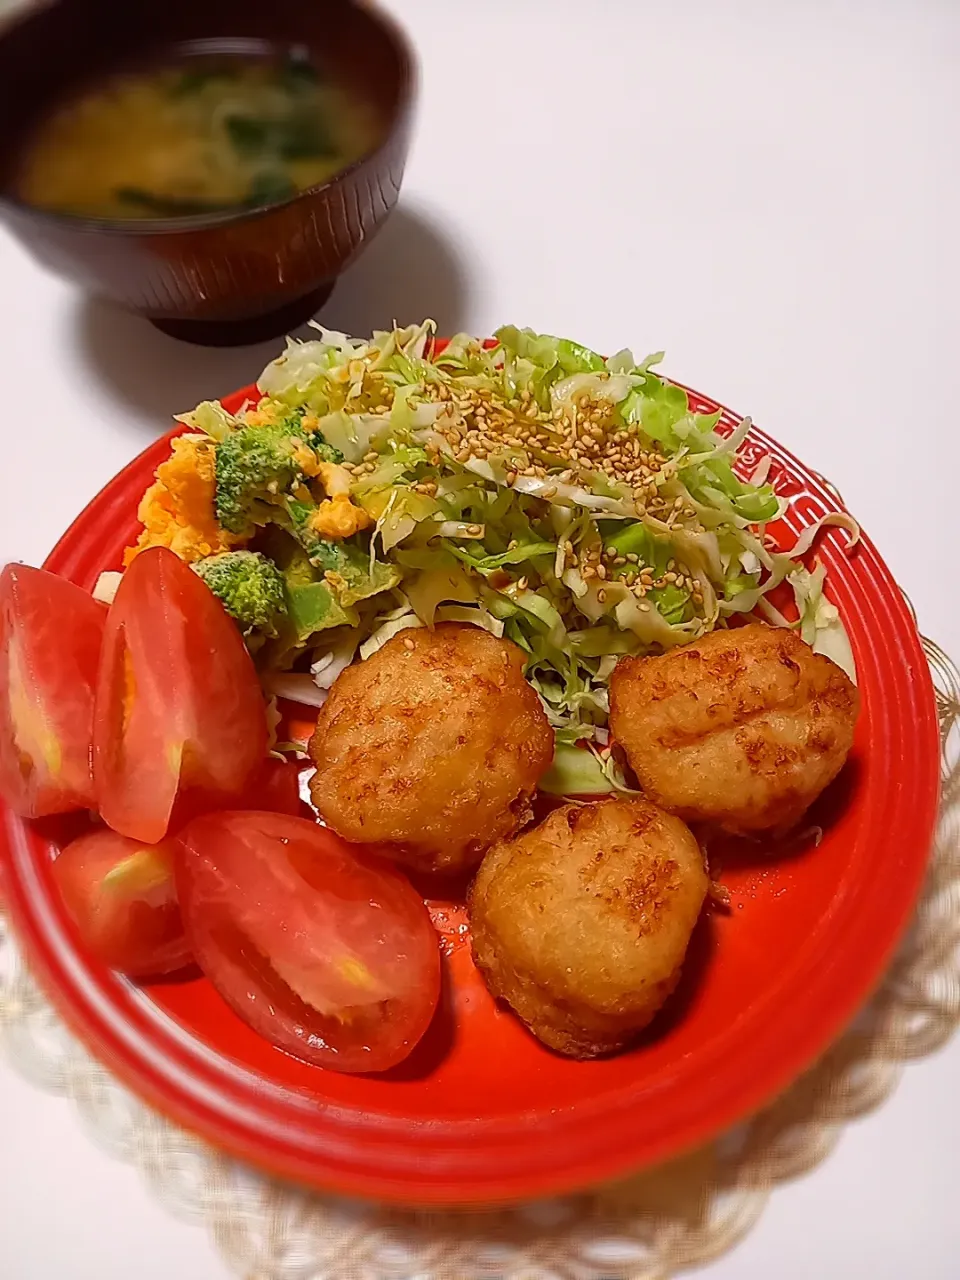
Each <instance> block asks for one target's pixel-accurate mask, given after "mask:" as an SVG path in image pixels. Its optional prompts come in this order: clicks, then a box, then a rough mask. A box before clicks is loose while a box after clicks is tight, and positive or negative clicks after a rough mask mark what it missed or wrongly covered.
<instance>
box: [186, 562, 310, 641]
mask: <svg viewBox="0 0 960 1280" xmlns="http://www.w3.org/2000/svg"><path fill="white" fill-rule="evenodd" d="M193 567H194V569H195V570H196V572H197V573H198V574H199V575H200V577H201V578H202V579H203V581H204V582H205V583H206V584H207V586H208V587H209V588H210V590H211V591H212V592H213V594H214V595H215V596H216V597H217V599H218V600H219V601H220V603H221V604H222V605H223V607H224V609H226V611H227V613H229V614H230V616H231V617H232V618H234V619H235V620H236V623H237V626H238V627H239V628H240V630H241V631H242V632H243V634H244V636H245V637H248V638H253V639H256V640H258V641H262V640H263V639H265V638H267V637H274V636H276V635H277V626H278V624H279V623H280V622H281V621H282V620H283V619H284V618H285V617H286V614H287V597H286V591H285V590H284V581H283V575H282V574H281V572H280V570H279V569H278V568H277V566H276V565H275V564H274V563H273V561H272V560H268V559H267V557H266V556H264V555H261V554H260V552H259V551H225V552H223V553H222V554H221V555H216V556H208V557H207V559H206V560H200V561H198V562H197V563H196V564H195V565H194V566H193Z"/></svg>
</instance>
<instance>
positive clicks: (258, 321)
mask: <svg viewBox="0 0 960 1280" xmlns="http://www.w3.org/2000/svg"><path fill="white" fill-rule="evenodd" d="M335 283H336V281H334V280H328V281H327V282H326V283H325V284H322V285H320V286H319V287H318V288H316V289H313V290H312V291H311V292H310V293H308V294H305V295H304V296H303V297H302V298H295V299H294V300H293V302H287V303H285V304H284V306H282V307H278V308H277V310H276V311H268V312H267V314H266V315H262V316H248V317H247V318H246V319H244V320H156V319H151V321H150V323H151V324H152V325H154V326H155V327H156V328H157V329H159V330H160V331H161V333H166V334H169V335H170V337H171V338H179V339H180V341H181V342H195V343H197V344H198V345H199V346H203V347H247V346H251V345H252V344H253V343H255V342H266V341H268V339H270V338H279V337H282V336H283V335H284V334H287V333H289V332H290V330H291V329H296V328H298V327H299V326H300V325H302V324H305V323H306V322H307V321H308V320H309V319H310V318H311V317H312V316H314V315H316V313H317V312H318V311H319V310H320V308H321V307H322V306H323V304H324V303H325V302H326V300H327V299H328V298H329V297H330V295H331V293H333V286H334V284H335Z"/></svg>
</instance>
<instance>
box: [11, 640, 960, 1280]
mask: <svg viewBox="0 0 960 1280" xmlns="http://www.w3.org/2000/svg"><path fill="white" fill-rule="evenodd" d="M924 647H925V649H926V652H927V657H928V660H929V662H930V667H931V670H932V672H933V675H934V681H935V684H936V687H937V700H938V705H939V711H940V725H941V737H942V744H943V799H942V805H941V813H940V822H939V827H938V830H937V837H936V842H935V847H934V851H933V856H932V860H931V864H930V870H929V872H928V876H927V881H926V885H925V888H924V892H923V896H922V899H921V902H920V905H919V907H918V909H917V914H916V918H915V921H914V924H913V926H912V929H911V931H910V933H909V935H908V937H907V938H906V940H905V942H904V943H903V945H902V947H901V949H900V952H899V954H898V956H897V959H896V961H895V963H894V964H893V966H892V968H891V970H890V972H889V974H888V975H887V978H886V980H885V981H884V984H883V986H882V987H881V989H880V990H879V991H878V993H877V995H876V996H875V997H874V999H873V1000H872V1002H871V1003H870V1004H869V1005H868V1006H867V1008H866V1009H865V1010H864V1012H863V1013H862V1014H861V1015H860V1017H859V1018H858V1019H857V1021H856V1023H855V1024H854V1025H853V1026H852V1027H851V1028H850V1029H849V1030H848V1031H847V1033H846V1034H845V1035H844V1036H843V1038H842V1039H841V1040H840V1041H838V1043H837V1044H836V1045H834V1047H833V1048H832V1049H830V1050H829V1052H828V1053H827V1054H826V1055H825V1056H824V1058H823V1059H822V1060H821V1061H820V1063H819V1064H818V1065H817V1066H816V1067H814V1068H813V1069H812V1070H810V1071H809V1072H808V1073H807V1074H806V1075H805V1076H803V1077H802V1078H801V1079H800V1080H799V1081H797V1083H796V1084H795V1085H794V1086H793V1087H792V1088H791V1089H790V1090H788V1092H787V1093H786V1094H784V1095H783V1096H782V1097H781V1098H780V1099H779V1100H778V1101H776V1102H775V1103H773V1104H772V1105H771V1106H769V1107H768V1108H767V1109H766V1110H764V1111H762V1112H761V1113H760V1114H759V1115H757V1116H755V1117H754V1118H753V1119H752V1120H750V1121H748V1122H747V1123H745V1124H742V1125H740V1126H739V1127H738V1128H737V1129H735V1130H734V1131H732V1132H730V1133H728V1134H726V1135H725V1136H724V1137H722V1138H720V1139H718V1140H717V1141H715V1142H713V1143H711V1144H710V1145H709V1146H706V1147H703V1148H701V1149H700V1150H698V1151H695V1152H693V1153H692V1154H690V1155H688V1156H685V1157H683V1158H682V1159H679V1160H676V1161H674V1162H672V1163H670V1164H668V1165H664V1166H661V1167H659V1168H657V1169H654V1170H650V1171H648V1172H646V1173H644V1174H642V1175H640V1176H638V1177H635V1178H632V1179H629V1180H627V1181H624V1182H619V1183H616V1184H614V1185H609V1186H605V1187H602V1188H599V1189H597V1190H595V1191H592V1192H590V1193H587V1194H581V1195H576V1196H569V1197H566V1198H563V1199H556V1200H549V1201H542V1202H537V1203H533V1204H528V1205H523V1206H518V1207H515V1208H512V1209H505V1210H500V1211H497V1212H487V1211H484V1212H478V1213H456V1212H435V1211H422V1212H413V1211H410V1212H407V1211H402V1210H396V1209H390V1208H384V1207H381V1206H378V1205H373V1204H368V1203H365V1202H360V1201H351V1200H345V1199H337V1198H334V1197H322V1196H318V1195H315V1194H313V1193H311V1192H306V1191H303V1190H300V1189H298V1188H295V1187H291V1186H289V1185H286V1184H284V1183H280V1182H276V1181H273V1180H271V1179H269V1178H267V1177H264V1176H263V1175H261V1174H259V1173H257V1172H255V1171H254V1170H252V1169H250V1168H248V1167H246V1166H244V1165H242V1164H240V1163H238V1162H237V1161H234V1160H232V1159H229V1158H228V1157H225V1156H222V1155H219V1154H217V1153H216V1152H213V1151H211V1150H210V1149H209V1148H208V1147H206V1146H205V1145H204V1144H203V1143H201V1142H200V1141H199V1140H197V1139H195V1138H193V1137H190V1136H189V1135H188V1134H185V1133H183V1132H182V1131H181V1130H179V1129H177V1128H175V1127H174V1126H173V1125H171V1124H169V1123H168V1122H167V1121H165V1120H163V1119H161V1117H160V1116H158V1115H156V1114H155V1113H154V1112H152V1111H150V1110H148V1109H147V1108H146V1107H144V1106H143V1105H142V1104H141V1103H139V1102H138V1101H137V1100H136V1099H135V1098H133V1097H132V1096H131V1094H129V1093H128V1092H127V1091H126V1089H124V1088H123V1087H122V1086H121V1085H120V1084H118V1083H117V1082H116V1081H115V1080H114V1079H113V1078H112V1077H111V1076H110V1075H109V1074H108V1073H107V1072H106V1071H105V1070H104V1068H103V1067H101V1066H100V1065H99V1064H98V1063H96V1062H95V1061H94V1060H93V1059H92V1058H91V1057H90V1056H89V1054H87V1053H86V1051H85V1050H84V1049H83V1048H82V1047H81V1046H80V1045H79V1044H78V1043H77V1041H76V1040H75V1039H74V1038H73V1036H72V1035H71V1034H70V1033H69V1032H68V1031H67V1030H66V1028H65V1027H64V1025H63V1023H62V1022H61V1021H60V1019H59V1018H58V1016H57V1015H56V1014H55V1013H54V1011H53V1009H52V1008H51V1007H50V1005H49V1004H48V1003H47V1001H46V999H45V998H44V997H43V996H42V995H41V994H40V992H39V991H38V990H37V988H36V986H35V985H34V983H33V981H32V980H31V978H30V975H29V974H28V973H27V971H26V969H25V968H24V966H23V964H22V962H21V959H20V957H19V955H18V953H17V949H16V946H15V944H14V940H13V938H12V936H11V934H10V931H9V928H8V927H7V926H6V925H5V923H4V921H3V919H2V917H0V1045H2V1046H3V1049H4V1051H5V1053H6V1056H7V1058H8V1060H9V1061H10V1062H11V1063H12V1064H13V1065H14V1066H15V1067H16V1068H17V1069H18V1070H19V1071H20V1073H21V1074H22V1075H23V1076H25V1077H26V1078H27V1079H28V1080H30V1081H32V1082H33V1083H34V1084H37V1085H39V1086H40V1087H42V1088H44V1089H47V1090H50V1091H51V1092H56V1093H63V1094H67V1095H68V1096H69V1097H71V1098H72V1099H73V1100H74V1102H75V1103H76V1105H77V1107H78V1109H79V1111H80V1114H81V1116H82V1117H83V1119H84V1120H85V1122H86V1125H87V1127H88V1129H89V1131H90V1133H91V1134H92V1136H93V1137H94V1139H95V1140H96V1141H97V1142H98V1143H99V1144H100V1145H101V1146H104V1147H106V1149H107V1150H108V1151H110V1152H111V1153H112V1154H113V1155H115V1156H118V1157H119V1158H120V1159H122V1160H125V1161H127V1162H128V1163H130V1164H132V1165H135V1166H136V1167H137V1168H138V1169H139V1170H140V1172H141V1174H142V1175H143V1176H144V1177H145V1178H146V1180H147V1182H148V1183H149V1184H150V1186H151V1187H152V1188H153V1190H154V1191H155V1192H156V1193H157V1195H158V1196H159V1197H160V1198H161V1200H162V1201H163V1202H164V1204H166V1205H167V1207H168V1208H169V1209H170V1210H171V1211H172V1212H174V1213H175V1214H177V1215H178V1216H179V1217H182V1218H185V1219H190V1220H193V1221H196V1220H198V1219H199V1220H200V1221H202V1222H203V1223H205V1224H206V1226H207V1227H208V1228H209V1230H210V1231H211V1232H212V1234H213V1237H214V1239H215V1241H216V1243H217V1244H218V1246H219V1248H220V1249H221V1251H222V1253H223V1255H224V1257H225V1259H226V1260H227V1262H228V1263H229V1264H230V1265H231V1266H232V1267H233V1268H235V1269H236V1271H237V1272H238V1274H240V1275H243V1276H245V1277H248V1278H249V1280H321V1278H322V1277H329V1276H336V1277H346V1276H349V1277H351V1280H353V1278H355V1280H387V1278H393V1277H397V1278H400V1277H408V1276H410V1275H418V1276H432V1277H441V1276H453V1275H470V1276H484V1275H488V1276H497V1277H509V1278H510V1280H521V1277H522V1280H553V1278H555V1277H556V1278H558V1280H559V1278H561V1277H562V1278H565V1280H567V1278H568V1280H591V1278H594V1277H603V1278H604V1280H614V1278H616V1277H630V1280H666V1278H667V1277H669V1276H671V1275H674V1274H676V1273H677V1272H678V1271H682V1270H683V1269H684V1268H686V1267H692V1266H695V1265H702V1264H703V1263H705V1262H708V1261H710V1260H711V1259H712V1258H716V1257H717V1256H718V1255H719V1254H721V1253H723V1252H724V1251H726V1250H727V1249H729V1248H730V1247H731V1246H732V1245H734V1244H735V1243H736V1242H737V1241H738V1240H739V1239H741V1237H742V1236H743V1235H744V1234H745V1233H746V1232H747V1231H749V1229H750V1228H751V1227H752V1226H753V1224H754V1223H755V1222H756V1221H757V1219H758V1218H759V1216H760V1214H761V1213H762V1212H763V1208H764V1205H765V1204H766V1202H767V1199H768V1197H769V1195H770V1192H771V1190H772V1188H773V1187H775V1186H776V1185H777V1184H778V1183H781V1182H783V1181H785V1180H786V1179H789V1178H792V1177H795V1176H796V1175H798V1174H800V1173H804V1172H806V1171H807V1170H809V1169H811V1168H812V1167H813V1166H814V1165H816V1164H818V1163H819V1161H821V1160H822V1159H823V1158H824V1157H825V1156H826V1155H827V1154H828V1153H829V1152H830V1151H831V1150H832V1148H833V1146H834V1144H835V1143H836V1142H837V1140H838V1138H839V1136H840V1133H841V1132H842V1130H843V1127H844V1125H845V1124H846V1123H847V1122H848V1121H850V1120H852V1119H854V1118H855V1117H857V1116H860V1115H863V1114H864V1113H865V1112H867V1111H870V1110H871V1109H872V1108H874V1107H876V1106H878V1105H879V1104H880V1103H881V1102H883V1100H884V1099H885V1098H886V1097H888V1096H889V1094H890V1093H891V1092H892V1090H893V1089H894V1087H895V1086H896V1083H897V1080H898V1079H899V1076H900V1072H901V1070H902V1068H903V1065H904V1064H905V1063H906V1062H909V1061H910V1060H912V1059H917V1058H922V1057H923V1056H924V1055H926V1054H928V1053H931V1052H932V1051H933V1050H934V1049H936V1048H938V1047H939V1046H940V1045H942V1044H943V1043H944V1042H945V1041H946V1040H947V1039H948V1037H949V1036H950V1035H951V1033H952V1032H953V1030H954V1029H955V1027H956V1026H957V1023H958V1022H960V741H958V736H960V675H958V672H957V670H956V668H955V667H954V665H953V664H952V663H951V662H950V660H949V659H948V658H947V657H946V655H945V654H944V653H943V652H942V651H941V650H940V649H939V648H938V647H937V646H936V645H935V644H932V643H930V642H929V641H925V642H924Z"/></svg>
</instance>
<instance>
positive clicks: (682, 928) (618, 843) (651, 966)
mask: <svg viewBox="0 0 960 1280" xmlns="http://www.w3.org/2000/svg"><path fill="white" fill-rule="evenodd" d="M706 892H707V875H706V871H705V870H704V865H703V858H702V856H701V853H700V848H699V846H698V844H697V842H696V840H695V839H694V837H693V835H692V834H691V832H690V831H689V829H688V828H687V827H685V826H684V824H683V823H682V822H681V821H680V820H679V819H678V818H674V817H671V816H670V814H667V813H664V812H663V811H662V810H661V809H658V808H657V807H656V806H655V805H652V804H650V803H649V802H648V801H646V800H632V799H622V798H619V797H618V798H616V799H612V800H603V801H600V802H599V803H597V804H590V805H584V806H580V805H567V806H565V807H564V808H562V809H556V810H555V811H554V812H553V813H551V814H550V815H549V817H547V818H546V819H545V820H544V821H543V822H542V823H541V824H540V825H539V826H538V827H534V828H533V829H532V830H530V831H525V832H523V833H522V834H521V835H519V836H517V837H516V838H515V839H513V840H509V841H504V842H502V843H501V844H498V845H496V846H494V848H493V849H491V850H490V852H489V853H488V854H487V856H486V858H485V859H484V860H483V865H482V866H481V867H480V870H479V871H478V872H477V877H476V880H475V881H474V884H473V888H472V890H471V892H470V899H469V906H470V925H471V930H472V935H473V956H474V960H475V961H476V964H477V967H478V969H479V970H480V972H481V973H482V974H483V977H484V978H485V980H486V983H487V986H488V987H489V988H490V990H491V992H492V993H493V994H494V995H495V996H499V997H500V998H501V999H503V1000H506V1001H507V1003H508V1004H510V1005H511V1006H512V1007H513V1009H514V1010H515V1011H516V1013H518V1014H519V1016H520V1017H521V1018H522V1019H523V1021H524V1022H525V1023H526V1024H527V1026H528V1027H529V1028H530V1030H531V1031H532V1032H533V1034H534V1035H535V1036H536V1037H537V1038H538V1039H539V1040H542V1041H543V1043H544V1044H546V1045H548V1046H549V1047H550V1048H551V1049H555V1050H557V1052H559V1053H563V1054H566V1055H567V1056H568V1057H571V1058H594V1057H597V1056H598V1055H600V1054H606V1053H614V1052H616V1051H617V1050H618V1049H622V1048H623V1047H624V1046H625V1045H626V1044H628V1043H629V1042H630V1040H632V1039H633V1038H634V1037H635V1036H636V1035H637V1033H638V1032H640V1031H642V1030H643V1028H644V1027H645V1026H646V1025H647V1023H649V1022H650V1020H651V1018H653V1016H654V1014H656V1013H657V1011H658V1010H659V1009H660V1007H661V1006H662V1005H663V1003H664V1001H665V1000H666V999H667V997H668V996H669V995H670V994H671V992H672V991H673V989H674V987H675V986H676V984H677V981H678V979H679V977H680V970H681V966H682V964H683V959H684V956H685V954H686V950H687V944H688V942H689V941H690V935H691V933H692V931H693V927H694V925H695V924H696V922H697V917H698V916H699V914H700V909H701V907H702V906H703V900H704V897H705V895H706Z"/></svg>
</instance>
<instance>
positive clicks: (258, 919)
mask: <svg viewBox="0 0 960 1280" xmlns="http://www.w3.org/2000/svg"><path fill="white" fill-rule="evenodd" d="M179 842H180V846H181V855H180V857H179V859H178V861H177V890H178V896H179V899H180V903H181V908H182V910H183V919H184V925H185V926H186V930H187V936H188V938H189V939H190V943H191V946H192V948H193V952H194V955H195V956H196V959H197V962H198V963H199V964H200V966H201V968H202V969H203V970H204V972H205V973H206V975H207V977H208V978H209V979H210V981H211V982H212V983H213V985H214V986H215V987H216V989H217V990H218V991H219V993H220V995H221V996H222V997H223V999H224V1000H225V1001H226V1002H227V1004H229V1005H230V1006H231V1008H232V1009H233V1010H234V1012H235V1013H237V1014H238V1015H239V1017H241V1018H242V1019H243V1021H245V1022H246V1023H248V1025H249V1026H251V1027H252V1028H253V1030H254V1031H256V1032H258V1033H259V1034H260V1035H262V1036H263V1037H264V1038H265V1039H267V1040H269V1041H270V1042H271V1043H272V1044H274V1045H275V1046H276V1047H277V1048H279V1049H283V1050H285V1051H286V1052H288V1053H291V1054H293V1055H294V1056H295V1057H298V1058H302V1059H304V1060H305V1061H306V1062H309V1063H313V1064H314V1065H316V1066H321V1067H329V1068H332V1069H334V1070H337V1071H344V1072H370V1071H386V1070H388V1069H389V1068H390V1067H393V1066H395V1065H396V1064H397V1063H398V1062H401V1061H403V1059H404V1058H406V1057H407V1056H408V1055H409V1053H410V1052H411V1050H412V1049H413V1048H414V1046H415V1045H416V1044H417V1042H418V1041H419V1040H420V1038H421V1037H422V1036H423V1034H424V1032H425V1031H426V1029H427V1027H428V1026H429V1024H430V1022H431V1020H432V1018H433V1014H434V1012H435V1010H436V1006H437V1001H438V999H439V995H440V950H439V940H438V937H437V934H436V932H435V930H434V928H433V925H432V923H431V921H430V916H429V914H428V912H427V909H426V907H425V905H424V903H423V899H422V898H421V897H420V896H419V894H417V893H416V892H415V890H414V889H413V887H412V886H411V885H410V883H409V882H408V881H407V880H406V878H405V877H404V876H403V875H402V873H401V872H399V871H398V870H396V869H395V868H394V867H393V866H391V865H389V864H387V863H381V862H380V861H379V860H377V859H374V858H372V857H370V856H369V855H367V854H365V853H363V852H361V851H360V850H358V849H357V848H356V847H355V846H353V845H349V844H347V842H346V841H344V840H341V839H340V838H339V836H336V835H335V834H334V833H333V832H331V831H328V830H327V829H326V828H325V827H321V826H319V825H318V824H317V823H315V822H307V821H305V820H304V819H302V818H291V817H288V816H286V815H281V814H271V813H252V812H234V813H218V814H210V815H208V816H206V817H203V818H199V819H198V820H197V821H196V822H193V823H191V824H190V826H189V827H188V828H187V829H186V830H185V831H183V832H181V833H180V836H179Z"/></svg>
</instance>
